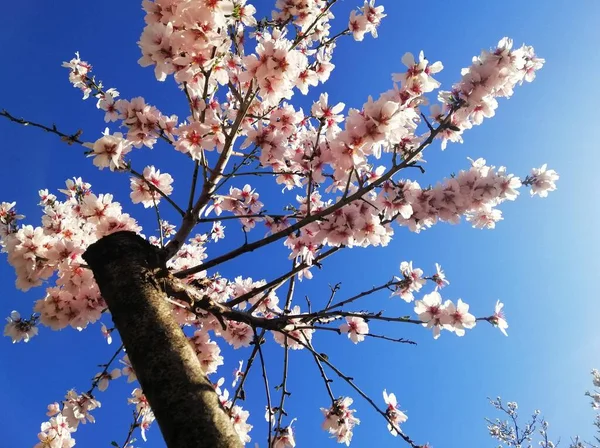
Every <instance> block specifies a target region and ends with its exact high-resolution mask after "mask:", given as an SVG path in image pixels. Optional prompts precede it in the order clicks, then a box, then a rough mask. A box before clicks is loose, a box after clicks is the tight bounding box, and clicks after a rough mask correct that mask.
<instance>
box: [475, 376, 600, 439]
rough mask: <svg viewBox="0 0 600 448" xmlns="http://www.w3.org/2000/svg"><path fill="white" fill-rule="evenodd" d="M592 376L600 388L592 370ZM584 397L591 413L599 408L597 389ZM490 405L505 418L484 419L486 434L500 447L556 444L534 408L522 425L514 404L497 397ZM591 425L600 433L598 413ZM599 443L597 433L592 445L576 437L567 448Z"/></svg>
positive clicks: (545, 421)
mask: <svg viewBox="0 0 600 448" xmlns="http://www.w3.org/2000/svg"><path fill="white" fill-rule="evenodd" d="M592 377H593V379H592V383H593V385H594V387H596V388H598V387H600V372H599V371H598V370H596V369H593V370H592ZM585 395H586V396H588V397H591V399H592V402H591V405H592V408H593V409H594V410H596V411H597V410H598V409H600V393H599V392H598V391H597V390H594V391H593V392H586V393H585ZM490 404H491V405H492V406H493V407H494V408H495V409H497V410H498V411H500V413H501V415H502V416H503V418H505V419H501V418H496V419H494V420H490V419H488V418H486V421H487V423H488V427H487V429H488V431H489V434H490V436H491V437H492V438H494V439H495V440H497V441H498V442H499V443H500V445H499V447H500V448H502V447H511V446H513V447H528V448H531V447H533V446H540V447H541V448H555V447H557V446H558V445H559V443H560V440H558V441H557V442H553V441H552V438H551V437H550V435H549V434H548V428H549V426H550V424H549V423H548V421H547V420H546V419H545V418H544V417H543V416H542V413H541V411H539V410H537V409H536V410H535V411H533V413H532V414H531V417H530V418H529V419H528V420H526V421H525V422H523V420H522V419H520V418H519V405H518V403H517V402H515V401H509V402H507V403H504V402H503V401H502V399H501V398H500V397H496V398H495V399H490ZM594 426H595V427H596V432H597V433H598V431H599V430H600V415H598V414H596V416H595V418H594ZM536 442H537V443H536ZM598 443H600V437H598V434H596V435H595V436H594V441H593V442H588V441H585V440H583V439H582V438H581V437H579V436H575V437H572V438H571V440H570V443H569V448H598V445H597V444H598Z"/></svg>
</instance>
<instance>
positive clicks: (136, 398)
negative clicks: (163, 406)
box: [127, 388, 155, 442]
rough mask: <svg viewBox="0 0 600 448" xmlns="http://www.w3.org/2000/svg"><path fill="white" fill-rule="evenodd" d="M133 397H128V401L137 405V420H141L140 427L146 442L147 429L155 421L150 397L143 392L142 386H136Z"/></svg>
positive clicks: (132, 393)
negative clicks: (149, 400)
mask: <svg viewBox="0 0 600 448" xmlns="http://www.w3.org/2000/svg"><path fill="white" fill-rule="evenodd" d="M131 395H132V398H128V399H127V401H128V402H129V404H134V405H135V412H136V415H137V420H139V423H138V424H139V427H140V431H141V433H142V439H144V442H145V441H146V431H148V429H149V428H150V425H151V424H152V423H153V422H154V420H155V417H154V412H152V409H151V408H150V404H149V403H148V399H147V398H146V396H145V395H144V393H143V392H142V390H141V389H140V388H135V389H134V390H133V392H131Z"/></svg>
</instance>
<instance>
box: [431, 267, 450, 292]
mask: <svg viewBox="0 0 600 448" xmlns="http://www.w3.org/2000/svg"><path fill="white" fill-rule="evenodd" d="M435 271H436V272H435V274H433V277H432V278H433V281H434V282H435V284H436V286H435V290H436V291H437V290H439V289H442V288H443V287H444V286H446V285H449V284H450V282H449V281H448V280H447V279H446V274H444V271H442V267H441V266H440V265H439V264H438V263H436V264H435Z"/></svg>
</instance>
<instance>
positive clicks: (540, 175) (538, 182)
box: [527, 164, 559, 198]
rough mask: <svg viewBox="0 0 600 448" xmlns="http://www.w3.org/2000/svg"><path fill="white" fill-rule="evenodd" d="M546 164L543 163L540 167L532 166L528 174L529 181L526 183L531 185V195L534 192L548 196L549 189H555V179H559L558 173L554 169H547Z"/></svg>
mask: <svg viewBox="0 0 600 448" xmlns="http://www.w3.org/2000/svg"><path fill="white" fill-rule="evenodd" d="M547 167H548V166H547V165H546V164H543V165H542V166H541V167H540V168H534V169H533V170H531V175H530V176H529V182H528V183H527V185H531V195H532V196H535V195H536V194H537V195H538V196H539V197H541V198H545V197H547V196H548V192H549V191H554V190H556V183H555V182H556V181H557V180H558V179H559V176H558V174H557V173H556V171H554V170H549V169H548V168H547Z"/></svg>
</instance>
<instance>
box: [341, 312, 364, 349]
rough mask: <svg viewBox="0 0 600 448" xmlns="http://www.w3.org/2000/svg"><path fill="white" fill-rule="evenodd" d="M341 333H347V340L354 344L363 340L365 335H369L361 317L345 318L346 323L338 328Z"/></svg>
mask: <svg viewBox="0 0 600 448" xmlns="http://www.w3.org/2000/svg"><path fill="white" fill-rule="evenodd" d="M340 331H341V332H342V333H348V339H350V340H351V341H352V342H354V343H355V344H357V343H359V342H362V341H364V340H365V336H364V335H365V334H368V333H369V325H368V324H367V322H365V320H364V319H363V318H362V317H355V316H350V317H346V323H345V324H342V325H341V326H340Z"/></svg>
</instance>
